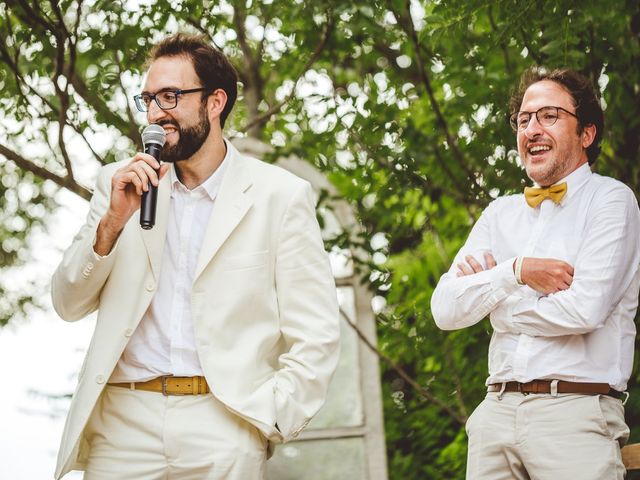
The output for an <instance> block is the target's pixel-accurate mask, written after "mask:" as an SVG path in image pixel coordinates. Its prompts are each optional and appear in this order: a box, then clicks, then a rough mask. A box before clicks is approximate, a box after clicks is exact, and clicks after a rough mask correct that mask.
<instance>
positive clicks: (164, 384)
mask: <svg viewBox="0 0 640 480" xmlns="http://www.w3.org/2000/svg"><path fill="white" fill-rule="evenodd" d="M169 378H173V375H165V376H163V377H162V394H163V395H164V396H165V397H168V396H169V395H173V396H181V397H183V396H185V395H191V394H192V392H181V391H179V390H175V391H173V392H168V391H167V380H168V379H169Z"/></svg>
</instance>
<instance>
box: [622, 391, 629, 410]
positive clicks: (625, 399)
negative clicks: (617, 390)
mask: <svg viewBox="0 0 640 480" xmlns="http://www.w3.org/2000/svg"><path fill="white" fill-rule="evenodd" d="M622 394H623V395H624V400H622V406H623V407H624V406H625V405H626V404H627V400H629V392H627V391H626V390H625V391H624V392H622Z"/></svg>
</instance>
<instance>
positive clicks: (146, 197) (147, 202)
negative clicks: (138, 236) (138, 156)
mask: <svg viewBox="0 0 640 480" xmlns="http://www.w3.org/2000/svg"><path fill="white" fill-rule="evenodd" d="M165 140H166V135H165V133H164V128H162V127H161V126H160V125H156V124H151V125H149V126H147V127H146V128H145V129H144V130H143V131H142V143H143V144H144V153H148V154H149V155H151V156H152V157H153V158H155V159H156V160H158V161H160V152H162V147H163V146H164V142H165ZM157 172H160V170H156V173H157ZM157 203H158V187H156V186H154V185H152V184H151V182H149V190H147V191H146V192H143V193H142V200H141V202H140V226H141V227H142V228H144V229H145V230H151V229H152V228H153V226H154V225H155V224H156V204H157Z"/></svg>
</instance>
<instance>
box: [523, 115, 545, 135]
mask: <svg viewBox="0 0 640 480" xmlns="http://www.w3.org/2000/svg"><path fill="white" fill-rule="evenodd" d="M523 133H524V134H525V136H526V137H527V138H534V137H537V136H538V135H541V134H542V125H540V122H538V117H537V116H536V115H535V114H533V115H531V118H529V124H528V125H527V128H525V129H524V131H523Z"/></svg>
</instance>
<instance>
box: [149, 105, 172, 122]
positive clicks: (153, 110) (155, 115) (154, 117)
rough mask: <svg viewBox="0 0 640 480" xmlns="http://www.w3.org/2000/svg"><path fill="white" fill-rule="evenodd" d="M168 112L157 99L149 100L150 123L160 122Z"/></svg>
mask: <svg viewBox="0 0 640 480" xmlns="http://www.w3.org/2000/svg"><path fill="white" fill-rule="evenodd" d="M166 116H167V113H166V112H165V111H164V110H162V109H161V108H160V107H159V106H158V104H157V103H156V102H155V101H151V102H149V107H148V109H147V121H148V122H149V123H158V121H159V120H161V119H163V118H165V117H166Z"/></svg>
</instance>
